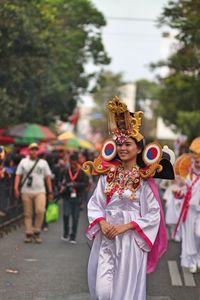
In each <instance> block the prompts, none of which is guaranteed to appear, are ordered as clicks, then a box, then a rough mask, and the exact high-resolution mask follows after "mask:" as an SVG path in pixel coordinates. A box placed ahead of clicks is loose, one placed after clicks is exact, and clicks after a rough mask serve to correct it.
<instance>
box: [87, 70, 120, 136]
mask: <svg viewBox="0 0 200 300" xmlns="http://www.w3.org/2000/svg"><path fill="white" fill-rule="evenodd" d="M123 84H124V82H123V80H122V74H121V73H116V74H115V73H112V72H110V71H102V72H101V73H100V74H99V76H98V78H97V82H96V86H95V88H94V89H93V90H92V91H91V92H92V94H93V99H94V103H95V108H94V109H93V114H94V116H95V117H94V119H92V120H91V127H92V129H93V131H94V132H97V131H99V132H100V133H101V134H102V136H103V137H106V136H107V134H108V123H107V115H106V114H107V110H106V103H107V102H108V100H110V99H111V98H112V97H113V96H115V95H116V96H120V93H121V92H120V87H121V86H122V85H123ZM96 116H98V117H96Z"/></svg>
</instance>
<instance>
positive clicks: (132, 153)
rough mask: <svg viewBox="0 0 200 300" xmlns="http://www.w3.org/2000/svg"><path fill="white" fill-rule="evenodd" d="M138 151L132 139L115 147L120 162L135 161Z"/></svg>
mask: <svg viewBox="0 0 200 300" xmlns="http://www.w3.org/2000/svg"><path fill="white" fill-rule="evenodd" d="M138 151H139V149H138V147H137V145H136V143H135V141H134V140H133V139H132V138H128V139H127V140H126V141H125V142H124V143H123V144H118V145H117V154H118V156H119V158H120V159H121V160H122V161H130V160H132V159H135V158H136V156H137V154H138Z"/></svg>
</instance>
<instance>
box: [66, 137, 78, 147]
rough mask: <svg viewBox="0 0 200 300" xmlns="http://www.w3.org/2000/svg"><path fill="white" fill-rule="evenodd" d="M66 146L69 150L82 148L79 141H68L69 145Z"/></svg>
mask: <svg viewBox="0 0 200 300" xmlns="http://www.w3.org/2000/svg"><path fill="white" fill-rule="evenodd" d="M66 146H67V147H68V148H77V149H78V148H80V147H81V145H80V142H79V140H78V139H70V140H68V141H67V143H66Z"/></svg>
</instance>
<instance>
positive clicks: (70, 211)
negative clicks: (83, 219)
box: [63, 197, 80, 240]
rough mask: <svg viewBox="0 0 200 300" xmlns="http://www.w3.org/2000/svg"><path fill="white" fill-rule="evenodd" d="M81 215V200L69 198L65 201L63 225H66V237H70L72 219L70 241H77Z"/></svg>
mask: <svg viewBox="0 0 200 300" xmlns="http://www.w3.org/2000/svg"><path fill="white" fill-rule="evenodd" d="M79 213H80V198H78V197H77V198H69V199H64V201H63V224H64V236H65V237H68V236H69V219H70V216H71V217H72V230H71V233H70V239H71V240H75V239H76V234H77V229H78V221H79Z"/></svg>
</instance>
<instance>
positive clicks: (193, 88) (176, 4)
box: [152, 0, 200, 140]
mask: <svg viewBox="0 0 200 300" xmlns="http://www.w3.org/2000/svg"><path fill="white" fill-rule="evenodd" d="M199 15H200V2H199V0H191V1H186V0H184V1H183V0H179V1H169V2H168V4H167V5H166V7H165V8H164V10H163V13H162V15H161V17H160V20H159V22H160V25H161V26H162V25H168V26H170V27H171V28H173V29H176V30H177V31H178V33H177V35H176V39H177V40H178V42H179V46H178V49H177V51H176V52H175V53H174V54H173V55H171V57H169V59H168V60H167V61H162V62H159V63H157V64H153V65H152V67H153V68H156V67H160V66H167V67H168V68H169V74H168V76H166V77H165V78H160V86H161V89H160V93H159V96H158V100H159V107H158V113H159V114H160V115H161V116H162V117H163V118H164V120H165V122H166V123H167V124H169V125H170V124H173V125H175V128H176V129H177V130H181V131H182V133H184V134H187V136H188V137H189V140H191V139H192V138H193V137H194V136H195V135H198V132H200V122H199V114H200V102H199V93H200V77H199V76H200V17H199ZM191 118H192V119H191Z"/></svg>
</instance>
